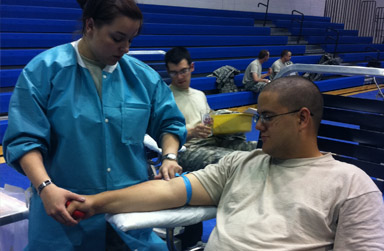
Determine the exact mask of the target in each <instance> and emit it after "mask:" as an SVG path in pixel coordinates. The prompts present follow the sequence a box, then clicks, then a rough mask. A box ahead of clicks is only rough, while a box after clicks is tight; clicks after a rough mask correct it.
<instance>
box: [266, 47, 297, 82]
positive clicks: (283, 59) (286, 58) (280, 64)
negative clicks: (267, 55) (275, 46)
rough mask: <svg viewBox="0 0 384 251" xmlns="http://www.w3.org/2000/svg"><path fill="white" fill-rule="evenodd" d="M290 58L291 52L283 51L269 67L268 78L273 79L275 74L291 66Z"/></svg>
mask: <svg viewBox="0 0 384 251" xmlns="http://www.w3.org/2000/svg"><path fill="white" fill-rule="evenodd" d="M291 57H292V52H290V51H289V50H283V51H282V52H281V55H280V58H279V59H278V60H276V61H275V62H274V63H273V64H272V66H271V69H272V73H271V76H269V78H270V79H271V80H273V79H275V76H276V74H277V73H279V72H280V70H281V69H283V68H284V67H286V66H288V65H291V64H293V63H292V61H291Z"/></svg>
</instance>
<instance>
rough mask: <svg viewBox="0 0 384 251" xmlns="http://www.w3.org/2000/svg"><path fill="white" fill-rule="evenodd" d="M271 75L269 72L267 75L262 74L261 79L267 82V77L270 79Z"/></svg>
mask: <svg viewBox="0 0 384 251" xmlns="http://www.w3.org/2000/svg"><path fill="white" fill-rule="evenodd" d="M269 75H271V74H270V73H269V72H267V73H265V74H262V75H261V79H263V81H264V80H265V78H266V77H268V76H269Z"/></svg>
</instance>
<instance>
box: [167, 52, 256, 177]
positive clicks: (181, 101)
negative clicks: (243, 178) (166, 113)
mask: <svg viewBox="0 0 384 251" xmlns="http://www.w3.org/2000/svg"><path fill="white" fill-rule="evenodd" d="M165 64H166V67H167V71H168V74H169V76H170V77H171V80H172V82H171V84H170V86H169V87H170V88H171V91H172V93H173V96H174V97H175V101H176V104H177V106H178V108H179V110H180V111H181V113H182V114H183V115H184V118H185V123H186V127H187V131H188V134H187V143H186V144H185V146H186V151H184V152H180V153H179V154H178V163H179V165H180V166H181V167H182V168H183V170H184V171H196V170H199V169H202V168H204V167H205V166H207V165H208V164H213V163H217V162H218V161H219V159H221V158H222V157H223V156H225V155H227V154H229V153H231V152H233V151H235V150H242V151H250V150H254V149H255V148H256V147H257V142H256V141H246V137H245V135H244V133H239V134H226V135H213V136H211V134H212V129H211V128H210V127H209V126H205V125H204V124H203V123H202V115H203V114H207V113H209V112H210V111H211V108H210V107H209V105H208V102H207V98H206V96H205V94H204V93H203V92H202V91H200V90H196V89H194V88H191V87H190V84H191V75H192V72H193V71H194V69H195V65H194V63H193V62H192V59H191V56H190V54H189V52H188V50H187V49H186V48H184V47H175V48H173V49H171V50H169V51H168V52H167V53H166V55H165Z"/></svg>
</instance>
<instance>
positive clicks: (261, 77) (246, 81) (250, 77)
mask: <svg viewBox="0 0 384 251" xmlns="http://www.w3.org/2000/svg"><path fill="white" fill-rule="evenodd" d="M268 59H269V51H267V50H261V51H260V52H259V55H258V57H257V59H255V60H253V61H252V62H251V63H250V64H249V65H248V66H247V68H246V69H245V72H244V77H243V85H244V88H245V90H247V91H253V92H255V93H259V92H260V91H261V90H262V89H263V88H264V86H265V85H266V84H268V83H269V82H270V80H269V79H267V78H266V77H268V76H269V75H271V73H272V69H271V68H268V72H267V73H265V74H261V71H262V70H263V67H262V65H263V63H265V62H267V61H268Z"/></svg>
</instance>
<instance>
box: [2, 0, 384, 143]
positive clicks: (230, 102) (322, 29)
mask: <svg viewBox="0 0 384 251" xmlns="http://www.w3.org/2000/svg"><path fill="white" fill-rule="evenodd" d="M26 6H27V7H26ZM139 6H140V8H141V9H142V11H143V15H144V25H143V28H142V31H141V34H140V36H138V37H137V38H135V39H134V40H133V43H132V46H131V50H132V51H135V50H163V51H168V50H169V49H170V48H171V47H173V46H180V45H181V46H186V47H188V49H189V51H190V52H191V55H192V58H193V60H194V61H195V71H194V72H193V78H192V82H191V86H192V87H194V88H197V89H200V90H203V91H207V92H212V91H213V93H214V92H215V78H212V77H211V78H210V77H206V76H207V75H208V74H210V73H212V72H213V71H214V70H215V69H217V68H219V67H221V66H224V65H231V66H233V67H235V68H237V69H239V70H241V71H242V72H243V71H244V70H245V68H246V67H247V65H248V64H249V63H250V62H251V61H252V60H254V59H255V58H256V57H257V55H258V53H259V52H260V50H262V49H267V50H269V51H270V55H271V58H270V60H269V61H268V62H266V63H265V64H264V65H263V67H264V68H265V69H266V68H267V67H270V66H271V64H272V63H273V62H274V60H276V59H278V58H279V55H280V52H281V51H282V50H284V49H288V50H291V51H292V53H293V57H292V61H293V62H294V63H308V64H315V63H317V62H318V61H319V60H320V58H321V56H322V55H321V54H307V53H306V45H302V44H292V43H290V42H289V41H290V40H289V36H287V35H279V36H276V35H271V28H270V27H256V26H254V23H255V22H256V21H261V20H264V17H265V13H263V12H259V13H257V12H246V11H230V10H213V9H201V8H186V7H176V6H160V5H149V4H139ZM80 18H81V10H80V8H79V6H78V4H77V3H76V1H75V0H69V1H68V0H34V1H30V0H3V1H2V8H1V9H0V32H1V36H0V44H1V53H0V62H1V66H2V68H1V69H0V88H1V94H0V98H1V107H0V113H1V114H2V115H6V114H7V107H8V103H9V97H10V95H11V94H12V88H13V87H14V85H15V83H16V81H17V78H18V75H19V74H20V71H21V69H22V68H23V66H24V65H25V64H27V63H28V62H29V61H30V60H31V59H32V58H33V57H34V56H36V55H37V54H39V53H40V52H42V51H44V50H46V49H48V48H51V47H53V46H56V45H59V44H63V43H67V42H71V41H74V40H76V39H78V38H79V37H80V33H79V31H80V29H81V25H80ZM300 18H301V16H299V15H290V14H275V13H268V15H267V20H268V21H270V22H273V23H274V24H275V26H276V27H283V28H284V27H285V28H286V29H287V31H289V32H291V34H292V35H293V36H298V35H299V28H298V27H299V23H298V22H296V21H297V20H298V19H300ZM293 20H294V21H293ZM303 20H304V23H303V27H304V29H303V31H302V35H303V37H304V39H306V40H307V44H308V45H319V46H320V45H321V46H322V48H323V49H324V51H326V52H333V50H334V46H335V45H334V41H333V40H331V39H329V38H328V36H334V35H335V34H334V32H333V31H331V30H327V28H332V29H337V30H338V31H339V35H340V41H339V45H338V49H337V52H338V53H339V54H338V56H340V57H341V58H342V59H343V62H345V63H364V62H367V61H368V60H369V58H370V57H371V58H376V57H377V55H378V54H377V51H376V50H381V49H383V47H384V46H383V45H372V38H366V37H358V36H357V31H355V30H352V31H349V30H344V25H343V24H337V23H331V20H330V18H328V17H316V16H307V15H305V16H304V18H303ZM370 46H371V47H374V48H375V49H372V48H371V49H367V47H370ZM135 57H137V58H139V59H141V60H143V61H144V62H147V63H148V64H149V65H150V66H152V67H153V68H154V69H156V70H157V71H158V72H159V73H160V75H161V76H163V77H164V78H165V80H167V74H166V71H165V66H164V62H163V59H164V56H163V55H152V56H151V55H137V56H135ZM379 57H380V59H382V60H384V59H383V58H382V56H381V54H379ZM242 77H243V73H241V74H239V75H238V76H236V77H235V83H236V84H237V85H238V86H239V87H242V84H241V80H242ZM362 83H363V79H362V78H361V77H344V78H338V79H329V80H324V81H319V82H317V84H318V85H319V87H320V88H321V90H323V91H326V90H334V89H337V88H347V87H351V86H356V85H361V84H362ZM207 98H208V101H209V103H210V105H211V106H212V108H214V109H218V108H228V107H235V106H243V105H249V104H255V103H257V95H255V94H253V93H251V92H238V93H230V94H225V95H224V94H210V95H207ZM1 122H2V123H1V128H4V127H5V126H6V120H2V121H1ZM0 133H1V130H0ZM0 136H2V135H0Z"/></svg>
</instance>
